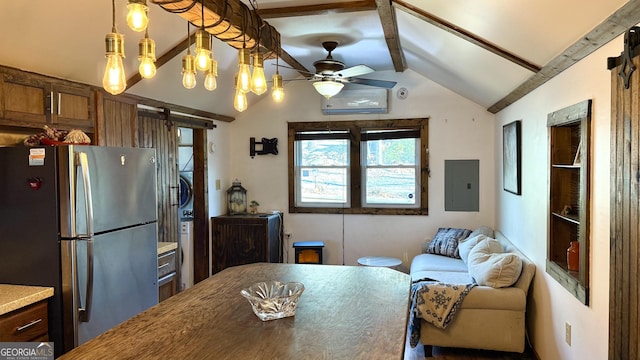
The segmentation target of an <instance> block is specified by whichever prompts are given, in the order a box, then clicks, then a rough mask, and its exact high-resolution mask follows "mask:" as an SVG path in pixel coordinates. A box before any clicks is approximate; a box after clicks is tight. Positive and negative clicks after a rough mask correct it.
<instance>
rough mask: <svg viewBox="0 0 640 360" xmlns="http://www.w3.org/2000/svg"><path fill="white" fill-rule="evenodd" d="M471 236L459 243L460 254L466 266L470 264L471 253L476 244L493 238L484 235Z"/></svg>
mask: <svg viewBox="0 0 640 360" xmlns="http://www.w3.org/2000/svg"><path fill="white" fill-rule="evenodd" d="M471 234H472V235H473V233H471ZM472 235H469V237H468V238H466V239H462V240H460V241H459V242H458V254H459V256H460V259H462V261H464V263H465V264H468V263H469V262H468V258H469V252H471V249H473V247H474V246H476V244H478V243H479V242H480V241H482V240H484V239H490V238H491V237H490V236H488V235H484V234H479V235H476V236H472Z"/></svg>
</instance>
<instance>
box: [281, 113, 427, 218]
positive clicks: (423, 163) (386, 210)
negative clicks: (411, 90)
mask: <svg viewBox="0 0 640 360" xmlns="http://www.w3.org/2000/svg"><path fill="white" fill-rule="evenodd" d="M428 125H429V118H416V119H389V120H356V121H319V122H289V123H288V136H287V145H288V160H289V163H288V180H289V184H288V189H289V213H318V214H370V215H428V214H429V208H428V204H429V202H428V189H429V182H428V179H429V142H428V138H429V126H428ZM397 129H413V130H418V131H419V133H420V137H419V139H420V148H419V150H418V154H419V155H420V166H419V169H420V174H419V179H420V184H421V185H420V193H419V196H420V206H419V207H371V206H366V207H365V206H364V204H363V201H364V199H363V194H362V191H363V183H362V181H363V180H364V179H363V176H362V164H361V159H362V157H361V153H362V149H361V144H362V139H361V135H362V132H363V131H366V130H397ZM327 130H334V131H342V130H348V131H349V140H350V141H349V159H350V163H349V169H350V170H349V179H348V181H349V203H350V204H351V205H350V206H348V207H347V206H344V207H300V206H296V196H297V194H296V176H295V171H296V159H295V146H296V134H297V133H300V132H308V131H327ZM416 195H418V194H416Z"/></svg>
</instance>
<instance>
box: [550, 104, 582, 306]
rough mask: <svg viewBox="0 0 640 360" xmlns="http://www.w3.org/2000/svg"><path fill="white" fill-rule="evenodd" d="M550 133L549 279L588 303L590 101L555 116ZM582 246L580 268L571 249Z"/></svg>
mask: <svg viewBox="0 0 640 360" xmlns="http://www.w3.org/2000/svg"><path fill="white" fill-rule="evenodd" d="M547 126H548V127H549V155H550V156H549V163H550V166H549V236H548V242H547V254H548V255H547V273H549V274H550V275H551V277H553V278H554V279H556V280H557V281H558V282H559V283H560V284H562V285H563V286H564V287H565V288H566V289H567V290H568V291H569V292H571V293H572V294H573V295H574V296H575V297H576V298H578V300H580V301H581V302H582V303H584V304H588V300H589V291H588V289H589V247H590V246H589V208H590V206H589V202H590V199H589V188H590V187H589V161H590V159H589V155H590V146H589V144H590V134H591V100H586V101H583V102H581V103H578V104H575V105H573V106H569V107H567V108H564V109H561V110H558V111H555V112H552V113H550V114H549V115H548V117H547ZM571 242H578V243H579V249H580V251H579V253H580V260H579V268H578V269H577V270H575V271H574V270H569V266H568V264H567V263H568V261H567V249H568V248H569V245H570V243H571Z"/></svg>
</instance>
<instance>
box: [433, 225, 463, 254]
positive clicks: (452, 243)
mask: <svg viewBox="0 0 640 360" xmlns="http://www.w3.org/2000/svg"><path fill="white" fill-rule="evenodd" d="M470 233H471V230H469V229H457V228H439V229H438V232H437V233H436V235H435V236H434V237H433V240H431V242H430V243H429V247H428V248H427V254H437V255H444V256H448V257H452V258H459V257H460V255H459V254H458V241H460V240H461V239H465V238H466V237H467V236H469V234H470Z"/></svg>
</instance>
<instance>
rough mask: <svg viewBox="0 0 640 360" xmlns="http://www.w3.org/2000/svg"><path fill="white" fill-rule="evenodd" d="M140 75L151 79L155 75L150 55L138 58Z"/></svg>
mask: <svg viewBox="0 0 640 360" xmlns="http://www.w3.org/2000/svg"><path fill="white" fill-rule="evenodd" d="M138 71H139V72H140V76H142V77H143V78H145V79H151V78H152V77H154V76H155V75H156V64H155V63H154V62H153V59H152V58H150V57H143V58H142V59H140V66H139V67H138Z"/></svg>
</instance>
